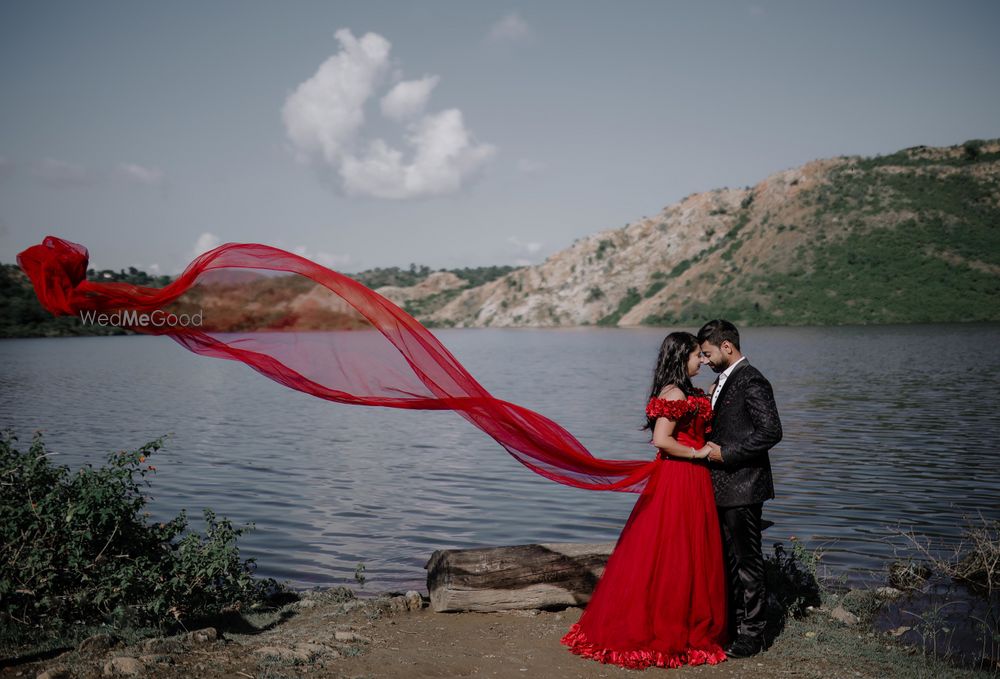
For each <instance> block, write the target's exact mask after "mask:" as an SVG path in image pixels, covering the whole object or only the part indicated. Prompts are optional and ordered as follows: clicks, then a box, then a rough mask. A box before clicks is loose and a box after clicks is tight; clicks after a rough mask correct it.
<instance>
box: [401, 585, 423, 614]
mask: <svg viewBox="0 0 1000 679" xmlns="http://www.w3.org/2000/svg"><path fill="white" fill-rule="evenodd" d="M405 597H406V608H407V609H408V610H411V611H419V610H420V609H421V608H423V607H424V598H423V597H422V596H420V592H418V591H416V590H414V589H411V590H410V591H408V592H407V593H406V595H405Z"/></svg>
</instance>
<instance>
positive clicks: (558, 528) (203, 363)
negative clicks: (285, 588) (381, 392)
mask: <svg viewBox="0 0 1000 679" xmlns="http://www.w3.org/2000/svg"><path fill="white" fill-rule="evenodd" d="M437 334H438V336H439V337H440V338H441V339H442V341H443V342H444V343H445V345H446V346H447V347H448V348H449V349H450V350H452V352H453V353H454V354H455V355H456V356H457V357H458V358H459V360H461V361H462V362H463V363H464V365H465V366H466V367H467V368H468V369H469V371H470V372H471V373H472V374H473V375H474V376H476V378H477V379H478V380H479V381H480V382H481V383H482V384H483V385H484V386H486V387H487V388H488V389H490V390H491V391H492V393H493V394H494V395H495V396H497V397H499V398H503V399H507V400H510V401H514V402H516V403H519V404H521V405H524V406H526V407H529V408H532V409H535V410H537V411H539V412H541V413H543V414H545V415H547V416H549V417H551V418H552V419H554V420H556V421H557V422H559V423H560V424H562V425H564V426H565V427H566V428H567V429H569V430H570V431H571V432H572V433H573V434H575V435H576V436H577V437H578V438H579V439H580V440H581V441H582V442H583V443H584V444H585V445H586V446H587V447H588V448H589V449H590V450H591V452H593V453H594V454H595V455H598V456H601V457H614V458H647V459H648V458H651V457H652V456H653V454H654V451H653V449H652V448H651V447H650V445H649V443H648V439H647V437H646V436H645V435H644V433H643V432H642V431H640V427H641V426H642V424H643V417H644V415H643V408H644V405H645V399H646V396H647V390H648V388H649V379H650V370H651V368H652V363H653V361H654V359H655V355H656V350H657V347H658V345H659V342H660V340H661V339H662V336H663V334H664V331H662V330H654V329H635V330H604V329H594V328H590V329H558V330H509V329H488V330H441V331H437ZM998 336H1000V326H998V325H996V324H987V325H969V326H889V327H877V328H860V327H848V328H751V329H747V330H745V331H744V338H743V345H744V350H745V351H746V353H747V355H748V356H749V358H750V360H751V361H752V362H753V363H754V364H756V365H757V366H758V367H759V368H761V370H762V371H763V372H764V374H765V375H767V376H768V377H769V378H770V379H771V381H772V383H773V384H774V387H775V392H776V398H777V401H778V406H779V410H780V413H781V416H782V422H783V424H784V428H785V438H784V440H783V441H782V443H781V444H780V445H779V446H778V447H777V448H776V449H775V450H774V451H773V453H772V464H773V466H774V471H775V484H776V492H777V495H778V497H777V499H776V500H774V501H772V502H769V503H767V505H766V506H765V517H766V518H768V519H770V520H772V521H774V522H775V525H774V526H773V527H772V528H770V529H768V531H767V532H766V533H765V539H766V542H768V543H770V542H774V541H778V540H787V539H788V537H789V536H792V535H794V536H797V537H798V538H799V539H801V540H803V541H805V543H806V544H807V545H809V546H824V547H825V549H826V551H827V556H826V557H824V558H825V560H826V561H827V565H828V566H829V567H830V568H832V569H833V570H834V571H836V572H842V573H845V574H847V575H848V576H849V577H850V578H852V579H857V578H861V577H864V576H865V574H866V573H867V572H869V571H876V570H879V569H882V568H883V567H884V564H885V562H886V560H887V559H888V558H891V557H892V554H893V539H892V531H891V530H890V529H889V527H890V526H896V525H902V526H903V527H904V528H908V529H909V528H912V529H914V530H916V531H917V532H920V533H924V534H927V535H931V536H937V537H943V538H947V539H954V538H956V537H957V535H958V533H959V528H960V525H961V523H962V517H963V515H966V514H972V513H975V512H977V511H981V512H982V513H983V514H984V516H986V517H987V518H994V519H997V518H1000V508H998V503H997V496H998V490H1000V479H998V475H997V471H996V470H997V466H996V463H995V452H994V446H995V445H996V441H997V440H998V438H1000V416H998V412H997V404H998V398H997V396H998V392H1000V387H998V382H997V380H996V375H997V373H998V369H1000V344H998V342H997V340H998V338H1000V337H998ZM711 379H712V375H710V374H708V373H707V372H706V374H704V375H702V376H700V377H699V378H698V379H697V381H698V382H699V383H700V384H702V385H703V386H707V384H708V383H709V382H710V381H711ZM0 425H2V426H12V427H14V429H15V430H16V432H17V433H18V434H19V435H20V437H21V439H22V441H27V439H28V438H29V437H30V434H31V432H32V431H34V430H35V429H43V430H44V431H45V434H46V440H47V442H48V446H49V448H50V450H52V451H54V452H56V453H57V454H58V456H57V457H56V460H57V461H58V462H60V463H63V464H68V465H70V466H74V467H75V466H79V465H81V464H83V463H85V462H91V463H100V462H102V461H103V459H104V456H105V454H106V453H107V452H109V451H112V450H117V449H122V448H134V447H136V446H138V445H140V444H142V443H145V442H146V441H148V440H150V439H152V438H155V437H156V436H159V435H161V434H164V433H167V432H173V433H174V436H173V438H172V439H171V440H170V441H169V442H168V444H167V447H166V448H165V449H164V450H163V451H161V452H160V453H159V454H158V456H159V458H160V459H159V460H158V461H157V463H156V464H157V469H158V471H157V474H156V476H155V477H154V480H153V487H152V489H151V493H152V495H153V496H154V500H153V512H154V517H155V518H165V517H167V516H173V515H174V514H176V513H177V512H178V511H179V510H180V509H181V508H188V510H189V513H190V514H191V515H192V518H193V519H195V521H193V523H194V524H195V525H198V521H197V518H198V517H199V516H200V509H201V507H203V506H208V507H212V508H213V509H215V510H216V511H217V512H218V513H219V514H223V515H226V516H229V517H230V518H231V519H233V520H234V522H236V523H243V522H247V521H253V522H255V523H256V528H257V529H256V530H255V531H253V532H251V533H248V534H246V535H245V536H244V537H243V539H242V541H241V544H242V545H243V553H244V556H253V557H256V559H257V561H258V564H259V573H260V574H262V575H268V576H274V577H277V578H279V579H288V580H290V581H291V582H292V583H293V584H294V585H296V586H312V585H318V584H322V585H332V584H338V583H344V582H352V581H353V573H354V569H355V567H356V566H357V564H358V563H359V562H364V563H365V566H366V574H367V576H368V581H369V584H368V585H367V586H366V589H369V590H373V591H379V590H383V589H405V588H410V587H413V588H418V589H423V587H424V584H425V580H424V577H425V571H424V570H423V566H424V564H425V563H426V561H427V559H428V557H429V556H430V554H431V552H432V551H433V550H435V549H442V548H448V547H458V548H467V547H477V546H486V545H501V544H518V543H528V542H551V541H565V542H603V541H612V540H614V539H615V538H616V537H617V535H618V531H620V530H621V527H622V526H623V525H624V522H625V519H626V517H627V516H628V513H629V511H630V510H631V507H632V505H633V504H634V502H635V500H636V497H637V496H636V495H633V494H630V493H614V492H595V491H586V490H580V489H575V488H569V487H566V486H561V485H559V484H556V483H553V482H552V481H549V480H547V479H544V478H542V477H540V476H537V475H536V474H534V473H532V472H531V471H529V470H528V469H526V468H525V467H523V466H521V465H520V464H519V463H518V462H517V461H516V460H514V459H513V458H512V457H510V456H509V455H508V454H507V453H506V452H505V451H504V450H503V448H501V447H500V446H499V445H497V444H496V443H495V442H494V441H493V440H492V439H490V438H488V437H487V436H486V435H485V434H483V433H481V432H480V431H479V430H477V429H475V428H474V427H472V425H470V424H469V423H467V422H466V421H465V420H464V419H462V418H461V417H458V416H457V415H455V414H453V413H447V412H414V411H405V410H392V409H386V408H365V407H357V406H343V405H337V404H332V403H329V402H326V401H322V400H320V399H316V398H313V397H309V396H306V395H304V394H300V393H298V392H294V391H291V390H289V389H287V388H285V387H282V386H280V385H278V384H276V383H273V382H271V381H269V380H267V379H265V378H263V377H261V376H260V375H259V374H257V373H256V372H254V371H252V370H251V369H249V368H247V367H245V366H242V365H240V364H236V363H233V362H229V361H221V360H217V359H208V358H202V357H199V356H195V355H193V354H191V353H189V352H187V351H185V350H183V349H181V348H180V347H178V346H177V345H175V344H174V343H173V342H172V341H170V340H169V339H166V338H157V337H101V338H68V339H39V340H7V341H5V342H2V343H0Z"/></svg>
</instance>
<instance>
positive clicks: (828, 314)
mask: <svg viewBox="0 0 1000 679" xmlns="http://www.w3.org/2000/svg"><path fill="white" fill-rule="evenodd" d="M984 145H985V142H981V141H972V142H966V144H964V145H963V146H962V147H960V148H961V149H962V152H961V153H952V154H950V155H943V154H942V149H927V148H926V147H915V148H913V149H907V150H905V151H900V152H898V153H894V154H891V155H888V156H880V157H876V158H865V159H859V160H855V161H853V162H845V163H844V164H842V165H840V166H838V167H836V168H835V169H834V170H833V171H831V172H830V174H829V176H828V182H827V183H825V184H822V185H820V186H818V187H816V188H814V189H810V190H808V191H804V192H803V194H802V195H801V196H800V197H799V200H800V201H801V202H802V203H803V204H804V205H805V206H807V207H808V208H809V213H808V216H807V217H805V219H804V220H803V222H802V223H801V224H798V225H779V226H778V230H779V231H783V230H785V229H802V230H804V232H805V233H807V234H809V237H810V238H809V240H808V241H807V242H806V243H805V244H802V245H799V246H798V247H797V249H796V251H795V252H793V253H792V263H791V264H790V265H789V264H787V261H782V266H780V267H779V266H774V264H773V263H772V262H769V261H767V260H765V261H761V262H757V263H756V264H755V265H753V266H748V265H747V263H746V262H743V263H742V264H741V267H740V268H738V269H737V270H735V271H732V272H730V274H729V277H728V279H727V280H725V281H723V282H722V283H720V284H719V286H718V288H717V291H716V293H715V294H713V295H712V296H711V298H710V299H691V300H689V301H687V302H686V303H684V304H683V305H681V307H680V308H679V309H678V310H675V311H671V312H666V313H663V314H658V315H651V316H649V317H647V318H646V319H645V320H644V322H645V323H646V324H649V325H673V324H688V323H691V322H696V321H698V320H700V319H704V318H706V317H708V316H713V317H719V316H721V317H726V318H733V319H739V320H740V321H742V322H743V323H745V324H751V325H768V324H775V325H836V324H847V323H859V324H869V323H924V322H960V321H988V320H997V319H1000V175H998V173H997V171H996V167H995V163H996V162H997V160H998V159H1000V153H995V152H992V153H985V152H983V151H982V147H983V146H984ZM987 165H991V166H990V167H987ZM733 235H734V234H733ZM724 242H725V243H726V245H727V247H728V249H727V250H726V251H725V252H723V253H722V255H721V258H722V259H723V260H727V259H732V256H733V254H734V253H735V252H736V251H737V250H738V249H739V248H740V246H741V244H742V243H741V242H740V241H739V240H733V239H731V238H727V239H725V241H724ZM708 254H711V253H710V252H709V251H707V250H706V251H705V252H703V253H701V254H700V255H699V256H698V258H697V259H698V260H701V259H703V258H704V257H705V256H707V255H708ZM727 255H728V257H727ZM682 265H684V266H679V267H678V268H680V269H686V268H688V267H689V266H690V265H691V263H689V262H682ZM677 273H681V272H677V271H675V272H673V274H677Z"/></svg>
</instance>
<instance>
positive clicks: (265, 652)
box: [254, 646, 312, 662]
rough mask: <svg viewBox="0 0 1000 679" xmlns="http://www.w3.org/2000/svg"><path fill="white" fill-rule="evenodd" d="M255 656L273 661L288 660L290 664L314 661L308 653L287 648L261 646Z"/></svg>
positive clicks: (255, 650)
mask: <svg viewBox="0 0 1000 679" xmlns="http://www.w3.org/2000/svg"><path fill="white" fill-rule="evenodd" d="M254 655H259V656H260V657H262V658H269V659H271V660H287V661H290V662H295V661H301V662H309V661H310V660H311V659H312V656H310V654H309V652H308V651H303V650H297V649H294V648H285V647H283V646H261V647H260V648H256V649H254Z"/></svg>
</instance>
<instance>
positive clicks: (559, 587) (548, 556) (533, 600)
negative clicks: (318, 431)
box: [424, 542, 616, 612]
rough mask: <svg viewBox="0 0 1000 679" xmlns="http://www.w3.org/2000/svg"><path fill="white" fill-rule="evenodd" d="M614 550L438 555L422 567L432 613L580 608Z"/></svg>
mask: <svg viewBox="0 0 1000 679" xmlns="http://www.w3.org/2000/svg"><path fill="white" fill-rule="evenodd" d="M615 544H616V543H614V542H603V543H597V544H587V543H576V542H554V543H546V544H530V545H513V546H509V547H481V548H478V549H439V550H437V551H435V552H434V553H433V554H431V558H430V559H429V560H428V561H427V564H426V565H425V566H424V568H426V569H427V591H428V593H429V594H430V599H431V608H432V610H434V611H436V612H446V611H449V612H450V611H502V610H509V609H523V608H549V607H560V606H584V605H586V603H587V602H588V601H589V600H590V594H591V593H592V592H593V591H594V585H596V584H597V581H598V579H599V578H600V577H601V574H602V573H603V572H604V565H605V563H606V562H607V560H608V556H609V555H610V554H611V552H612V550H613V549H614V547H615Z"/></svg>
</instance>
